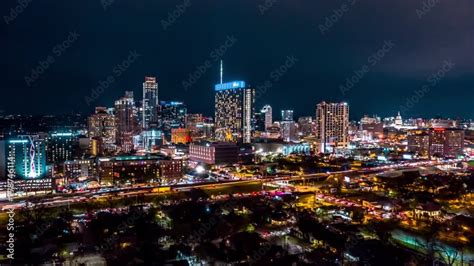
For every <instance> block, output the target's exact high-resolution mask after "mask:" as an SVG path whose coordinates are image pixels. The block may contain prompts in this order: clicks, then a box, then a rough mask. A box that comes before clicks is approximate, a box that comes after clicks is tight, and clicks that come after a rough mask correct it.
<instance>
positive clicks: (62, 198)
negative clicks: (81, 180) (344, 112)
mask: <svg viewBox="0 0 474 266" xmlns="http://www.w3.org/2000/svg"><path fill="white" fill-rule="evenodd" d="M446 163H447V162H434V161H424V162H417V163H405V164H399V165H384V166H379V167H373V168H366V169H361V170H347V171H335V172H327V173H315V174H305V175H297V174H292V173H287V174H283V175H278V176H272V177H265V178H250V179H246V180H232V181H217V182H201V183H194V184H179V185H172V186H159V185H157V186H146V187H123V188H114V189H110V190H98V191H88V192H80V193H73V194H60V193H58V194H56V195H57V196H55V197H52V198H51V197H45V198H37V199H35V201H37V202H38V203H36V205H35V204H34V203H31V202H27V200H26V199H16V200H15V201H14V202H0V208H1V209H2V211H4V210H8V209H21V208H33V207H35V206H42V207H46V208H52V207H61V206H68V205H73V204H76V203H81V202H87V201H90V200H97V199H109V198H112V199H114V200H118V199H121V198H127V197H135V196H145V195H146V196H153V195H160V194H163V192H153V190H154V189H159V188H165V187H171V191H170V192H167V193H179V192H182V191H189V190H191V189H198V188H201V189H213V188H220V187H226V186H238V185H246V184H251V183H255V182H258V183H266V182H278V181H303V180H311V179H313V178H321V177H327V176H330V175H353V174H373V173H378V172H382V171H386V170H392V169H393V170H406V169H413V168H416V167H428V166H430V167H432V166H437V165H443V164H446ZM448 163H453V162H452V161H450V162H448Z"/></svg>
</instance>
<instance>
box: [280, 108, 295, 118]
mask: <svg viewBox="0 0 474 266" xmlns="http://www.w3.org/2000/svg"><path fill="white" fill-rule="evenodd" d="M281 120H282V121H293V110H282V111H281Z"/></svg>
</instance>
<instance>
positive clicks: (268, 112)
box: [261, 105, 273, 129]
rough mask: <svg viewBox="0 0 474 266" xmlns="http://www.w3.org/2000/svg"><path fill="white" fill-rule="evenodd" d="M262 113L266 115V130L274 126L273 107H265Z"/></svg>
mask: <svg viewBox="0 0 474 266" xmlns="http://www.w3.org/2000/svg"><path fill="white" fill-rule="evenodd" d="M261 112H262V113H264V114H265V129H267V128H269V127H271V126H272V125H273V114H272V107H271V106H270V105H265V106H264V107H263V108H262V111H261Z"/></svg>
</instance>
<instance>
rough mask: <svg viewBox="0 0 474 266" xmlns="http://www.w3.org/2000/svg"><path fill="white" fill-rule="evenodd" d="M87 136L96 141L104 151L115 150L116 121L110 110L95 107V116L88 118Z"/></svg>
mask: <svg viewBox="0 0 474 266" xmlns="http://www.w3.org/2000/svg"><path fill="white" fill-rule="evenodd" d="M87 122H88V135H89V138H91V139H97V140H99V142H100V143H101V147H100V148H103V150H105V151H113V150H115V140H116V134H117V132H116V130H117V128H116V119H115V116H114V113H113V109H112V110H108V109H107V108H105V107H96V108H95V114H93V115H91V116H90V117H89V118H88V121H87Z"/></svg>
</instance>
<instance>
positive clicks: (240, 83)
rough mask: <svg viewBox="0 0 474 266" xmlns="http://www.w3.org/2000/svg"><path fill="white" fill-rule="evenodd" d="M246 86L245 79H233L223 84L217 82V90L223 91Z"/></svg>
mask: <svg viewBox="0 0 474 266" xmlns="http://www.w3.org/2000/svg"><path fill="white" fill-rule="evenodd" d="M240 88H245V81H241V80H238V81H232V82H227V83H222V84H216V86H215V90H216V91H223V90H232V89H240Z"/></svg>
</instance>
